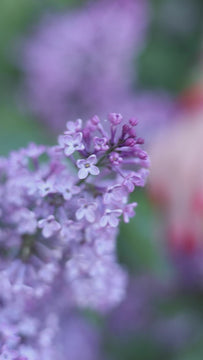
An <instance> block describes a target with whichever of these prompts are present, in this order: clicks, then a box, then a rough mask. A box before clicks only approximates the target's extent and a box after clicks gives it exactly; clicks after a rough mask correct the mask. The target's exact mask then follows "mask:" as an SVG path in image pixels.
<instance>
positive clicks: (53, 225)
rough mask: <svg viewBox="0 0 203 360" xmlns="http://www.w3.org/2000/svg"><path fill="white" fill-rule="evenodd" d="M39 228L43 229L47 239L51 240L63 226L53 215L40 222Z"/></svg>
mask: <svg viewBox="0 0 203 360" xmlns="http://www.w3.org/2000/svg"><path fill="white" fill-rule="evenodd" d="M38 227H39V228H40V229H42V234H43V236H44V237H45V238H49V237H51V236H53V235H54V234H55V233H57V232H58V231H59V230H60V229H61V225H60V224H59V223H58V222H57V221H56V220H55V218H54V216H53V215H49V216H48V218H46V219H42V220H39V221H38Z"/></svg>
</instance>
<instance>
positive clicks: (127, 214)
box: [123, 202, 137, 223]
mask: <svg viewBox="0 0 203 360" xmlns="http://www.w3.org/2000/svg"><path fill="white" fill-rule="evenodd" d="M135 207H137V203H136V202H134V203H131V204H127V205H125V207H124V209H123V220H124V222H125V223H129V221H130V218H131V217H133V216H135V211H134V208H135Z"/></svg>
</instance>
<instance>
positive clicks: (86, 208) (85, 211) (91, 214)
mask: <svg viewBox="0 0 203 360" xmlns="http://www.w3.org/2000/svg"><path fill="white" fill-rule="evenodd" d="M79 203H80V205H81V206H80V207H79V209H78V210H77V211H76V213H75V216H76V219H77V220H81V219H83V218H86V219H87V221H89V222H90V223H92V222H94V221H95V218H96V214H95V211H96V208H97V204H96V203H95V202H92V203H88V202H87V201H86V200H83V199H81V200H79Z"/></svg>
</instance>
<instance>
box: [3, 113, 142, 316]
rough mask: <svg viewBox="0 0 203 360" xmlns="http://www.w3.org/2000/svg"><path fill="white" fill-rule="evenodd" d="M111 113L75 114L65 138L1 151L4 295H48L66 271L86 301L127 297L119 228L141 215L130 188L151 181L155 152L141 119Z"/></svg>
mask: <svg viewBox="0 0 203 360" xmlns="http://www.w3.org/2000/svg"><path fill="white" fill-rule="evenodd" d="M108 119H109V120H106V121H105V122H104V123H105V127H103V125H102V122H101V121H100V119H99V118H98V117H97V116H94V117H93V118H91V119H89V120H88V121H87V122H86V123H85V126H83V123H82V120H78V121H77V122H76V123H75V124H73V123H72V122H68V123H67V126H66V131H65V132H64V134H62V135H60V136H59V139H58V145H57V146H52V147H45V146H38V145H34V144H30V145H29V146H28V148H26V149H21V150H19V151H16V152H12V153H11V154H10V156H9V157H8V158H7V159H0V193H1V202H0V226H1V231H0V258H1V267H0V283H1V288H2V289H3V291H2V294H1V298H2V301H8V299H9V300H12V298H13V297H15V296H20V297H21V298H22V299H25V301H26V302H27V301H30V300H31V299H32V300H33V298H35V299H39V298H42V297H43V296H45V295H46V294H47V293H49V291H50V289H51V288H52V286H53V284H54V283H55V282H56V281H58V280H57V279H59V278H60V279H61V280H62V281H63V282H64V286H66V287H67V289H68V292H67V293H68V295H67V302H68V301H69V302H70V301H72V302H73V303H74V304H76V305H79V306H84V307H91V308H95V309H99V310H106V309H109V308H111V307H112V306H114V305H115V304H117V303H119V302H120V301H121V299H122V298H123V297H124V295H125V284H126V273H125V271H124V270H123V269H122V268H121V266H120V265H119V264H118V263H117V259H116V236H117V233H118V226H119V222H120V220H121V219H123V220H124V221H125V222H128V221H129V219H130V218H131V217H133V216H134V208H135V207H136V206H137V204H136V203H132V204H131V203H128V195H129V193H131V192H132V191H133V190H134V188H135V187H136V186H144V184H145V180H146V177H147V175H148V169H147V168H148V167H149V159H148V155H147V153H146V152H145V151H144V150H142V148H141V144H142V143H143V141H141V139H140V138H139V137H138V136H137V135H136V131H135V127H136V123H137V122H135V121H133V120H132V119H130V121H129V122H128V124H127V123H126V122H124V120H123V118H122V116H121V115H120V114H114V113H112V114H110V115H109V117H108ZM118 119H119V121H118ZM122 122H124V125H123V126H122ZM95 139H96V141H95ZM101 139H102V140H101ZM98 144H100V145H101V144H102V146H98Z"/></svg>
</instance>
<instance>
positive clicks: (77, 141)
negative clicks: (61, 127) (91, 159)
mask: <svg viewBox="0 0 203 360" xmlns="http://www.w3.org/2000/svg"><path fill="white" fill-rule="evenodd" d="M62 143H63V145H62V146H63V149H64V154H65V155H66V156H70V155H72V154H73V153H74V152H75V151H77V150H84V148H85V147H84V145H83V143H82V133H81V132H78V133H75V134H73V135H64V136H63V138H62Z"/></svg>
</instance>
